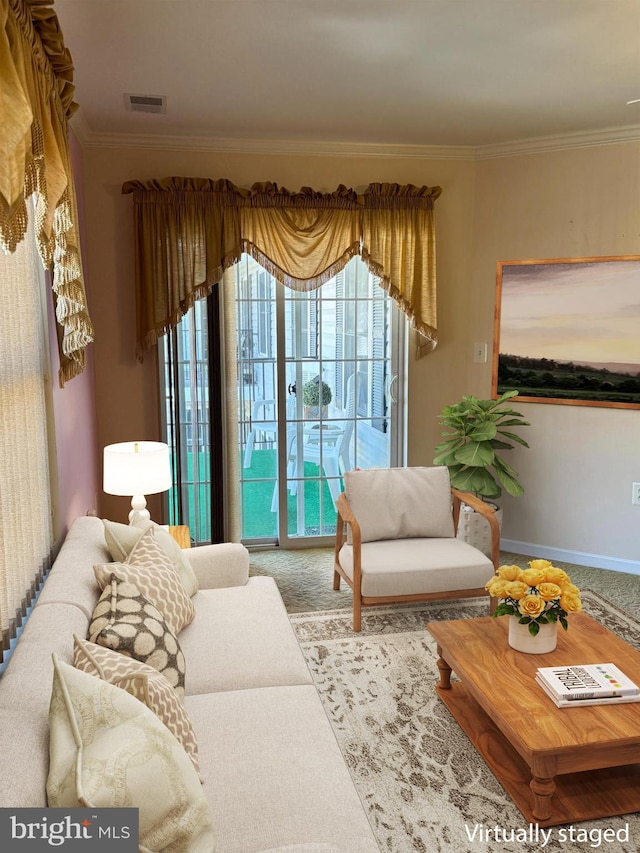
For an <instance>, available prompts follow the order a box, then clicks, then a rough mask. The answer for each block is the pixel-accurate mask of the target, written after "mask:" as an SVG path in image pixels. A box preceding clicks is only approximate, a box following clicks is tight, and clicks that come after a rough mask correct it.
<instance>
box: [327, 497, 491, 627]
mask: <svg viewBox="0 0 640 853" xmlns="http://www.w3.org/2000/svg"><path fill="white" fill-rule="evenodd" d="M451 495H452V513H453V528H454V535H455V534H457V532H458V522H459V520H460V507H461V505H462V502H464V503H465V504H467V505H468V506H470V507H471V508H472V509H474V510H475V511H476V512H479V513H480V514H481V515H482V516H484V517H485V518H486V519H487V521H488V522H489V528H490V531H491V557H490V559H491V562H492V563H493V568H494V570H495V571H497V569H498V565H499V563H500V525H499V523H498V519H497V518H496V516H495V509H493V508H492V507H490V506H489V505H488V504H486V503H485V502H484V501H483V500H481V498H478V497H476V495H473V494H471V493H470V492H461V491H460V490H459V489H454V488H452V489H451ZM336 509H337V511H338V521H337V528H336V544H335V555H334V572H333V588H334V589H335V590H339V589H340V582H341V580H344V581H346V582H347V583H348V584H349V586H350V587H351V589H352V590H353V630H354V631H358V632H359V631H360V630H361V629H362V608H363V607H371V606H373V605H375V604H400V603H408V602H414V601H436V600H441V599H449V598H472V597H473V598H476V597H480V596H485V595H488V593H487V591H486V589H485V588H484V587H482V588H481V589H455V590H448V591H444V592H428V593H418V594H413V595H397V596H384V597H382V596H363V595H362V591H361V584H362V569H361V547H362V539H361V534H360V525H359V523H358V520H357V518H356V517H355V515H354V514H353V512H352V510H351V507H350V506H349V502H348V501H347V496H346V495H345V494H344V492H343V493H342V494H341V495H340V496H339V497H338V500H337V503H336ZM347 525H348V526H349V527H350V528H351V541H352V544H353V581H352V580H351V579H350V578H349V577H348V575H347V573H346V572H345V571H344V569H343V568H342V566H341V565H340V549H341V548H342V546H343V545H344V543H345V531H346V527H347ZM496 605H497V601H496V599H493V598H492V599H491V600H490V612H491V613H493V611H494V610H495V607H496Z"/></svg>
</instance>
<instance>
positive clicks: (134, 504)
mask: <svg viewBox="0 0 640 853" xmlns="http://www.w3.org/2000/svg"><path fill="white" fill-rule="evenodd" d="M136 513H137V514H138V515H139V516H140V518H144V519H145V521H150V520H151V514H150V513H149V510H148V509H147V499H146V498H145V496H144V495H134V496H133V497H132V498H131V512H130V513H129V522H131V521H132V520H133V516H134V514H136Z"/></svg>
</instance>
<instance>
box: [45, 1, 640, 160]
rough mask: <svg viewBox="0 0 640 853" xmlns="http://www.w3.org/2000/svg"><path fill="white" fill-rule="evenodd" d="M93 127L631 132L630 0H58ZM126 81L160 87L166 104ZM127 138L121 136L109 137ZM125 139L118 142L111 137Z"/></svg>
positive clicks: (216, 136)
mask: <svg viewBox="0 0 640 853" xmlns="http://www.w3.org/2000/svg"><path fill="white" fill-rule="evenodd" d="M55 10H56V11H57V14H58V18H59V20H60V23H61V26H62V30H63V33H64V37H65V41H66V44H67V46H68V47H69V49H70V51H71V54H72V57H73V60H74V65H75V69H76V70H75V83H76V87H77V100H78V102H79V103H80V106H81V112H80V122H81V123H82V126H83V129H84V131H85V134H87V135H88V136H89V137H90V138H91V139H93V140H99V139H100V138H101V137H104V138H107V137H108V138H109V139H110V140H111V141H112V142H113V140H115V139H118V138H120V135H121V134H126V135H133V136H135V137H137V138H139V137H140V136H148V137H149V138H155V139H156V141H157V140H160V139H162V138H163V137H164V138H169V137H170V138H173V139H174V141H175V139H176V138H178V139H184V140H185V143H186V142H187V141H188V140H189V139H193V138H198V139H200V140H202V139H205V140H207V139H208V140H210V141H211V142H216V141H217V142H221V141H223V140H225V139H226V140H236V141H237V140H246V141H251V142H252V143H254V144H256V143H258V142H263V143H264V144H265V145H269V144H270V143H271V144H273V143H274V141H277V140H288V141H289V142H290V143H295V142H299V143H302V144H305V143H310V142H315V143H342V144H351V145H362V146H367V145H378V146H385V145H387V146H389V145H393V146H472V147H478V146H490V145H499V144H504V143H509V142H514V141H518V140H529V139H533V138H538V137H560V136H571V135H574V134H585V133H591V132H594V131H596V132H600V133H602V132H603V131H609V130H611V129H614V128H615V129H621V128H624V129H626V130H627V131H628V133H629V134H630V133H631V132H632V131H633V132H634V133H635V138H640V103H638V104H632V105H627V103H626V102H627V101H629V100H631V99H634V98H640V0H56V2H55ZM125 93H129V94H135V95H159V96H166V99H167V109H166V113H165V114H161V115H151V114H147V113H135V112H131V111H130V110H127V109H126V108H125V98H124V95H125ZM123 140H126V137H123ZM123 144H124V142H123Z"/></svg>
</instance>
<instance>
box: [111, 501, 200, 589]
mask: <svg viewBox="0 0 640 853" xmlns="http://www.w3.org/2000/svg"><path fill="white" fill-rule="evenodd" d="M102 523H103V524H104V538H105V541H106V543H107V548H108V549H109V552H110V553H111V559H112V560H115V561H116V562H124V561H125V560H126V559H127V557H128V556H129V554H130V553H131V551H132V550H133V548H134V546H135V544H136V542H137V541H138V540H139V539H140V536H141V535H142V531H143V530H146V529H147V528H148V527H152V528H153V535H154V537H155V540H156V542H157V543H158V545H160V547H161V548H162V550H163V551H164V552H165V554H166V555H167V557H169V558H170V559H171V562H172V563H173V564H174V566H175V567H176V569H177V570H178V572H179V573H180V578H181V579H182V583H183V584H184V588H185V589H186V590H187V594H188V595H195V594H196V592H197V591H198V579H197V577H196V575H195V572H194V571H193V568H192V566H191V563H190V562H189V559H188V557H187V555H186V554H185V552H184V551H183V550H182V548H181V547H180V546H179V545H178V543H177V542H176V540H175V539H174V538H173V536H172V535H171V534H170V533H169V532H168V531H167V530H165V529H164V528H163V527H161V526H160V525H159V524H156V523H155V521H149V520H147V519H143V518H141V517H140V515H139V513H137V512H136V513H134V514H133V516H132V518H131V522H130V523H129V524H119V523H118V522H117V521H109V519H107V518H104V519H103V520H102Z"/></svg>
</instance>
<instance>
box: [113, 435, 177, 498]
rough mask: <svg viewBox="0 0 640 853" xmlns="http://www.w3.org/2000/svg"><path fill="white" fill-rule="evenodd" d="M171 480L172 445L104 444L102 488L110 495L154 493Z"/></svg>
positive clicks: (144, 443)
mask: <svg viewBox="0 0 640 853" xmlns="http://www.w3.org/2000/svg"><path fill="white" fill-rule="evenodd" d="M171 482H172V481H171V464H170V461H169V445H167V444H164V443H163V442H161V441H124V442H122V443H120V444H109V445H107V446H106V447H105V449H104V468H103V481H102V488H103V489H104V491H105V492H106V493H107V494H108V495H127V496H129V497H131V496H132V495H154V494H156V493H157V492H166V491H167V489H170V488H171Z"/></svg>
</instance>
